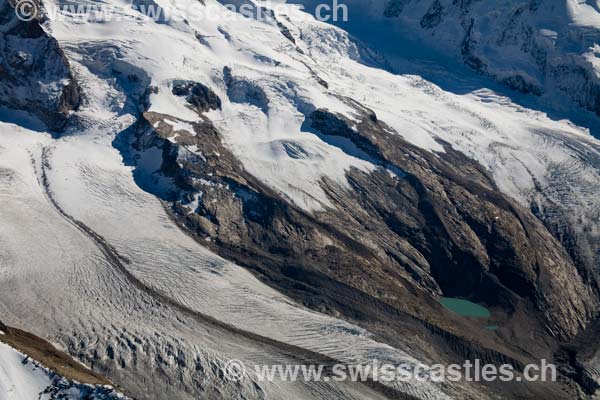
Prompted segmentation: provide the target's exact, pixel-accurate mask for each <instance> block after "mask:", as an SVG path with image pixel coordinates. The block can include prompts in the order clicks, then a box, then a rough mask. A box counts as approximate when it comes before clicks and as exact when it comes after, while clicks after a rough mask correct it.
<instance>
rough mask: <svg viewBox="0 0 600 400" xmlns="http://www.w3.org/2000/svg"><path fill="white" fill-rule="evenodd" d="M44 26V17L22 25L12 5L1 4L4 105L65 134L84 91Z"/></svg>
mask: <svg viewBox="0 0 600 400" xmlns="http://www.w3.org/2000/svg"><path fill="white" fill-rule="evenodd" d="M38 8H39V4H38ZM42 22H43V21H42V16H41V15H39V16H36V17H35V18H34V19H32V20H31V21H22V20H20V19H19V18H17V15H16V14H15V10H14V8H13V5H11V3H10V2H9V1H7V0H3V1H2V3H0V104H1V105H2V106H5V107H8V108H11V109H17V110H24V111H27V112H30V113H32V114H34V115H35V116H36V117H38V118H39V119H40V120H41V121H42V122H44V123H45V124H46V125H47V126H48V128H49V129H50V130H52V131H61V130H62V129H64V128H65V126H66V124H67V120H68V117H69V113H70V111H71V110H74V109H77V107H78V105H79V101H80V93H79V92H80V90H79V87H78V86H77V82H76V81H75V78H74V76H73V74H72V72H71V69H70V67H69V62H68V61H67V59H66V58H65V56H64V54H63V51H62V50H61V48H60V47H59V45H58V43H57V41H56V39H54V38H53V37H51V36H50V35H48V34H47V33H46V31H45V30H44V28H43V26H42Z"/></svg>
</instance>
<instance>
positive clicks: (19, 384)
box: [0, 342, 52, 400]
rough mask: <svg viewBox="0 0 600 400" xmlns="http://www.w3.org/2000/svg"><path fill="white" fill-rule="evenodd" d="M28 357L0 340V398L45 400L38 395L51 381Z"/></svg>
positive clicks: (45, 397) (3, 399)
mask: <svg viewBox="0 0 600 400" xmlns="http://www.w3.org/2000/svg"><path fill="white" fill-rule="evenodd" d="M26 360H28V357H27V356H25V355H23V354H21V353H19V352H18V351H16V350H15V349H13V348H12V347H10V346H9V345H7V344H4V343H2V342H0V400H45V399H48V398H49V395H43V396H40V393H42V392H43V391H44V389H46V388H47V387H48V386H49V385H50V384H51V383H52V382H51V380H50V379H49V378H48V376H47V375H46V371H44V370H43V369H41V368H38V367H36V366H35V365H34V364H32V363H31V362H29V361H26Z"/></svg>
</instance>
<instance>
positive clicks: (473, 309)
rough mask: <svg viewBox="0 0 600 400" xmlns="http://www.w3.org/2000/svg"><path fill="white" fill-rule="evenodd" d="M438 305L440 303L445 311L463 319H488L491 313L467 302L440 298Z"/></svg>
mask: <svg viewBox="0 0 600 400" xmlns="http://www.w3.org/2000/svg"><path fill="white" fill-rule="evenodd" d="M440 303H442V305H443V306H444V307H445V308H446V309H448V310H450V311H452V312H455V313H456V314H458V315H461V316H463V317H474V318H489V317H490V316H491V313H490V311H489V310H488V309H487V308H485V307H483V306H480V305H479V304H476V303H473V302H471V301H468V300H463V299H455V298H452V297H442V298H441V299H440Z"/></svg>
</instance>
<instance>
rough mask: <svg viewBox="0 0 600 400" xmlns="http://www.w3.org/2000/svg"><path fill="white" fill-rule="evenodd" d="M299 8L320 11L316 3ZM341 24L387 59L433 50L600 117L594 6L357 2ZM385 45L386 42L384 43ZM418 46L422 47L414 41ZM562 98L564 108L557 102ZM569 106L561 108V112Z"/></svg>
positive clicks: (528, 1) (547, 0)
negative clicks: (394, 54)
mask: <svg viewBox="0 0 600 400" xmlns="http://www.w3.org/2000/svg"><path fill="white" fill-rule="evenodd" d="M299 3H302V4H305V5H308V6H309V7H311V8H312V7H314V5H315V4H316V3H315V2H314V1H311V0H305V1H299ZM345 4H347V5H348V7H349V9H350V14H351V15H352V18H350V20H349V21H348V22H340V24H341V26H343V27H345V28H347V29H349V30H350V32H352V33H354V34H355V35H356V36H357V37H359V38H361V39H364V40H366V41H368V42H369V41H371V40H372V41H373V42H374V43H377V45H381V48H382V50H383V51H384V52H385V53H396V54H399V53H400V54H403V55H405V56H408V57H410V58H413V57H419V55H423V54H424V53H426V52H427V51H426V50H425V49H427V48H428V49H434V50H436V51H437V53H438V54H443V55H446V56H449V57H451V58H453V59H455V60H460V61H462V62H464V63H465V64H466V65H468V66H469V67H471V68H473V69H475V70H477V71H479V72H481V73H483V74H487V75H490V76H492V77H494V78H495V79H496V80H498V81H500V82H502V83H504V84H506V85H508V86H510V87H512V88H514V89H517V90H519V91H522V92H526V93H535V94H537V95H545V97H546V98H547V102H548V103H550V104H552V105H553V107H555V108H557V109H561V110H564V109H566V108H567V106H566V104H564V103H569V98H570V99H571V101H573V100H574V101H575V103H577V104H579V106H581V107H583V108H585V109H588V110H591V111H592V112H595V113H596V114H600V103H599V102H598V93H599V90H600V82H599V80H598V79H599V76H600V75H599V71H600V70H599V69H598V67H599V61H598V60H599V57H600V52H599V47H598V42H599V38H600V12H599V9H598V6H597V4H596V3H595V2H594V1H587V2H586V1H578V0H514V1H513V0H511V1H503V2H500V3H498V2H486V1H470V0H462V1H454V0H425V1H418V0H371V1H363V0H350V1H348V2H345ZM382 37H385V40H383V41H382V40H381V38H382ZM415 38H419V40H415ZM557 97H558V100H557V99H556V98H557ZM561 103H562V104H561Z"/></svg>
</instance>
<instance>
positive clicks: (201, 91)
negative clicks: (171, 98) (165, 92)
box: [173, 82, 221, 112]
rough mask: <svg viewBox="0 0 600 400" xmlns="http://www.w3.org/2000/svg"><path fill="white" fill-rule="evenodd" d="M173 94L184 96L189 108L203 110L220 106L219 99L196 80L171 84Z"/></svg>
mask: <svg viewBox="0 0 600 400" xmlns="http://www.w3.org/2000/svg"><path fill="white" fill-rule="evenodd" d="M173 94H174V95H175V96H180V97H185V99H186V101H187V102H188V103H189V105H190V106H191V108H193V109H195V110H196V111H197V112H205V111H209V110H216V109H219V108H221V99H220V98H219V97H218V96H217V95H216V94H214V93H213V91H212V90H210V89H209V88H208V87H206V86H205V85H203V84H201V83H198V82H178V83H175V84H174V85H173Z"/></svg>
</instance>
